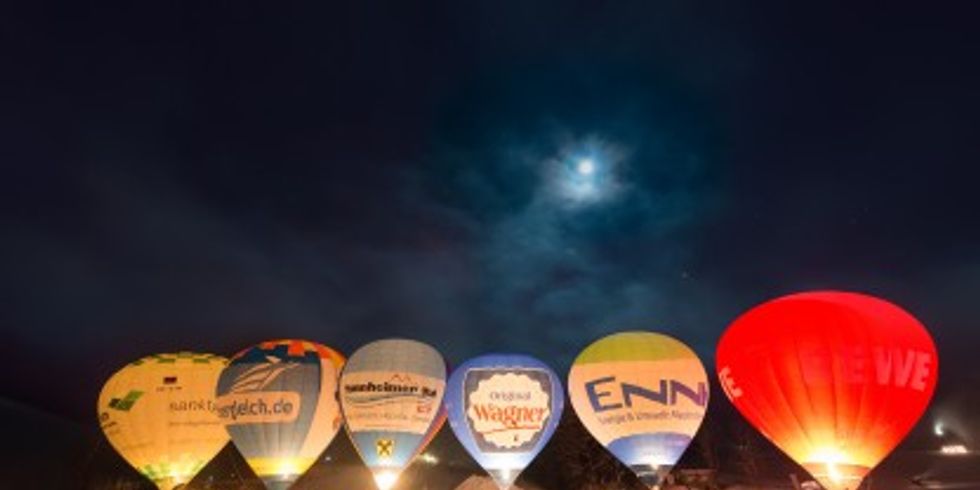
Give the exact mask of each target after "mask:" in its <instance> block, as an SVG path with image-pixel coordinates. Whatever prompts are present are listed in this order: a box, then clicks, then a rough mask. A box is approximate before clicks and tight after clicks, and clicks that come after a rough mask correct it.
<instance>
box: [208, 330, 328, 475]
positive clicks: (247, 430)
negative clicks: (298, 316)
mask: <svg viewBox="0 0 980 490" xmlns="http://www.w3.org/2000/svg"><path fill="white" fill-rule="evenodd" d="M343 364H344V357H343V356H342V355H340V354H339V353H337V351H335V350H333V349H331V348H329V347H326V346H324V345H320V344H318V343H315V342H309V341H305V340H274V341H269V342H262V343H261V344H258V345H256V346H254V347H250V348H248V349H245V350H244V351H242V352H240V353H238V354H236V355H235V356H234V357H232V358H231V362H230V363H229V364H228V367H226V368H225V369H224V371H223V372H222V373H221V378H220V380H219V382H218V384H217V388H216V393H217V404H218V414H219V415H220V416H221V420H222V421H223V422H224V424H225V428H226V429H227V430H228V434H229V435H231V440H232V441H233V442H234V443H235V447H236V448H237V449H238V451H239V452H240V453H241V454H242V456H244V457H245V461H247V462H248V465H249V466H250V467H251V468H252V470H254V471H255V474H256V475H258V477H259V478H261V479H262V481H263V482H265V485H266V487H268V488H271V489H285V488H289V486H291V485H292V484H293V483H294V482H295V481H296V480H297V479H299V477H300V476H301V475H302V474H303V473H305V472H306V470H307V469H309V467H310V466H312V465H313V463H315V462H316V459H317V457H319V456H320V453H322V452H323V450H324V449H326V447H327V445H328V444H330V441H331V440H333V438H334V436H335V435H336V434H337V431H338V430H340V425H341V417H340V406H339V405H338V403H337V378H338V376H339V374H340V369H341V367H342V366H343Z"/></svg>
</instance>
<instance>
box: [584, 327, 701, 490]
mask: <svg viewBox="0 0 980 490" xmlns="http://www.w3.org/2000/svg"><path fill="white" fill-rule="evenodd" d="M708 387H709V385H708V376H707V374H706V373H705V370H704V366H702V365H701V361H700V360H699V359H698V357H697V355H695V354H694V352H693V351H692V350H691V349H690V348H689V347H688V346H686V345H684V344H683V343H681V342H680V341H678V340H676V339H674V338H672V337H669V336H667V335H663V334H659V333H652V332H624V333H617V334H613V335H610V336H608V337H605V338H602V339H600V340H598V341H596V342H595V343H593V344H592V345H590V346H588V347H586V349H585V350H584V351H582V353H581V354H579V356H578V358H576V359H575V362H574V364H573V365H572V369H571V372H569V374H568V392H569V397H570V399H571V402H572V407H573V408H574V409H575V413H576V414H577V415H578V417H579V419H580V420H581V421H582V424H583V425H585V428H586V429H588V431H589V432H590V433H591V434H592V436H593V437H595V438H596V439H597V440H598V441H599V442H600V443H601V444H602V445H603V446H605V447H606V448H607V449H608V450H609V451H610V452H611V453H612V454H613V455H614V456H616V458H618V459H619V460H620V461H622V462H623V463H624V464H626V465H627V466H629V467H630V469H631V470H633V472H634V473H636V475H637V476H638V477H639V478H640V481H641V482H643V484H644V485H646V486H648V487H649V488H659V485H660V482H661V480H662V479H663V478H664V476H666V475H667V473H669V472H670V470H671V468H672V467H673V466H674V464H675V463H677V460H679V459H680V457H681V455H682V454H684V451H685V450H686V449H687V446H688V445H689V444H690V443H691V440H692V439H693V438H694V435H695V434H696V433H697V431H698V428H699V427H700V426H701V421H702V420H703V419H704V414H705V411H706V410H707V406H708V389H709V388H708Z"/></svg>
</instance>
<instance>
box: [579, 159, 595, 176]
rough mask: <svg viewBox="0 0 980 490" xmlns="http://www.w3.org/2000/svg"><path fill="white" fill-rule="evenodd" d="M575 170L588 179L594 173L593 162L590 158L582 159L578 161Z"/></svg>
mask: <svg viewBox="0 0 980 490" xmlns="http://www.w3.org/2000/svg"><path fill="white" fill-rule="evenodd" d="M575 170H576V171H578V173H579V174H580V175H583V176H586V177H588V176H590V175H592V174H594V173H595V161H594V160H592V159H591V158H583V159H581V160H579V161H578V165H576V166H575Z"/></svg>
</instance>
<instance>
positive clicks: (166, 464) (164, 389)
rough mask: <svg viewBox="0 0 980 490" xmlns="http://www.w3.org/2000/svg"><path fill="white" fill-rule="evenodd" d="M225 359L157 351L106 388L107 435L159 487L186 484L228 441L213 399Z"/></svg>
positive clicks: (102, 403)
mask: <svg viewBox="0 0 980 490" xmlns="http://www.w3.org/2000/svg"><path fill="white" fill-rule="evenodd" d="M227 362H228V361H227V359H225V358H224V357H221V356H216V355H213V354H199V353H194V352H179V353H175V354H157V355H152V356H148V357H144V358H143V359H140V360H138V361H135V362H132V363H130V364H128V365H126V366H125V367H123V368H122V369H120V370H119V371H118V372H116V374H114V375H112V377H111V378H109V381H107V382H106V384H105V386H103V387H102V393H101V394H100V395H99V405H98V415H99V424H100V425H101V426H102V431H103V432H104V433H105V435H106V438H107V439H109V443H110V444H112V447H114V448H115V449H116V451H117V452H118V453H119V454H120V455H121V456H122V457H123V458H124V459H125V460H126V461H127V462H128V463H129V464H131V465H132V466H133V467H134V468H136V470H137V471H139V472H140V473H141V474H143V476H145V477H147V478H149V479H150V480H152V481H153V483H155V484H156V486H157V487H159V488H160V489H161V490H170V489H173V488H179V487H181V486H183V485H184V484H186V483H187V482H188V481H190V480H191V479H192V478H194V475H196V474H197V473H198V471H200V470H201V468H203V467H204V465H206V464H207V463H208V461H210V460H211V459H212V458H213V457H214V456H215V455H216V454H218V452H219V451H221V448H223V447H224V446H225V444H227V443H228V433H227V432H226V431H225V428H224V425H223V424H222V423H221V420H220V419H219V418H218V415H217V413H216V411H215V404H214V387H215V385H216V384H217V382H218V376H219V375H220V374H221V370H222V369H223V368H224V367H225V364H227Z"/></svg>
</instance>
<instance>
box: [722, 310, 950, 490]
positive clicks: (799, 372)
mask: <svg viewBox="0 0 980 490" xmlns="http://www.w3.org/2000/svg"><path fill="white" fill-rule="evenodd" d="M716 361H717V367H718V376H719V378H720V380H721V384H722V387H723V388H724V390H725V394H726V395H727V396H728V398H729V399H730V400H731V401H732V403H733V404H734V405H735V407H736V408H737V409H738V411H739V412H741V413H742V415H743V416H745V418H746V419H747V420H748V421H749V422H750V423H751V424H752V425H754V426H755V427H756V428H757V429H758V430H759V431H760V432H761V433H762V434H763V435H764V436H766V437H767V438H768V439H769V440H770V441H772V442H773V444H775V445H776V446H777V447H779V448H780V449H781V450H782V451H783V452H785V453H786V454H787V455H789V457H790V458H792V459H793V460H795V461H796V462H797V463H799V464H800V465H802V466H803V467H804V468H806V469H807V471H809V472H810V474H811V475H813V477H814V478H816V479H817V481H818V482H820V484H821V485H822V486H823V487H824V488H827V489H828V490H854V489H856V488H858V486H859V485H860V484H861V481H862V480H863V479H864V477H865V476H866V475H867V474H868V473H869V472H870V471H871V469H872V468H874V467H875V465H877V464H878V463H879V462H880V461H881V460H882V459H884V457H885V456H886V455H888V453H890V452H891V451H892V450H893V449H894V448H895V447H896V446H897V445H898V444H899V443H900V442H901V441H902V439H904V438H905V435H906V434H907V433H908V432H909V430H911V429H912V427H913V426H914V425H915V424H916V422H917V421H918V420H919V418H920V417H921V416H922V414H923V413H924V412H925V410H926V408H927V407H928V405H929V401H930V399H931V398H932V394H933V391H934V389H935V386H936V380H937V377H938V358H937V354H936V347H935V344H934V343H933V341H932V338H931V337H930V335H929V332H928V331H926V329H925V327H924V326H923V325H922V324H921V323H919V321H918V320H916V319H915V318H914V317H913V316H912V315H910V314H909V313H908V312H906V311H905V310H903V309H902V308H900V307H898V306H896V305H894V304H892V303H889V302H887V301H884V300H882V299H878V298H875V297H872V296H867V295H863V294H857V293H847V292H836V291H818V292H807V293H799V294H793V295H790V296H785V297H782V298H778V299H775V300H772V301H769V302H767V303H763V304H762V305H759V306H756V307H755V308H753V309H751V310H749V311H748V312H746V313H745V314H743V315H742V316H740V317H739V318H738V319H736V320H735V322H734V323H732V325H731V326H730V327H729V328H728V330H727V331H726V332H725V334H724V335H723V336H722V338H721V341H720V342H719V344H718V351H717V355H716Z"/></svg>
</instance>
